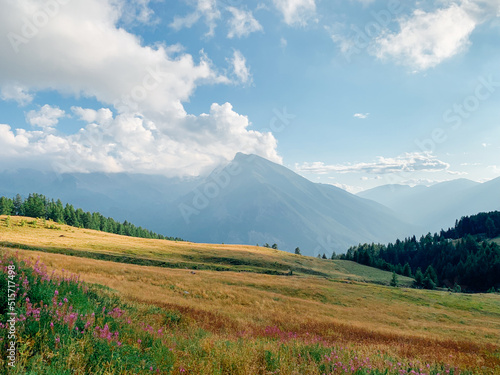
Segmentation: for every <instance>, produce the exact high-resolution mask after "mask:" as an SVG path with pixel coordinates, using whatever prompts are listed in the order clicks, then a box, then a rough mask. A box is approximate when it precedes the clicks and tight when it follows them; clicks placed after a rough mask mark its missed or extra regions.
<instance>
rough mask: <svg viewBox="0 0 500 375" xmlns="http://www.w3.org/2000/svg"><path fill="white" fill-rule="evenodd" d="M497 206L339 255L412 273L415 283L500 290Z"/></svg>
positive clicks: (355, 247) (366, 263)
mask: <svg viewBox="0 0 500 375" xmlns="http://www.w3.org/2000/svg"><path fill="white" fill-rule="evenodd" d="M498 228H500V212H498V211H495V212H489V213H480V214H478V215H474V216H467V217H463V218H462V219H460V221H457V222H456V223H455V227H454V228H450V229H448V230H447V231H444V230H442V231H441V232H440V233H439V234H437V233H436V234H434V235H431V234H430V233H429V234H427V235H426V236H422V237H421V238H420V239H418V240H417V239H416V237H415V236H413V237H411V238H406V239H404V240H403V241H401V240H399V239H398V240H396V242H395V243H389V244H388V245H381V244H374V243H372V244H364V245H358V246H353V247H351V248H349V249H348V251H347V253H346V254H344V255H342V256H341V259H346V260H352V261H355V262H358V263H361V264H365V265H367V266H371V267H376V268H380V269H383V270H387V271H394V272H396V273H397V274H400V275H404V276H409V277H414V278H415V284H416V286H417V287H421V288H426V289H434V288H435V287H448V288H454V289H455V290H457V291H474V292H485V291H495V290H500V246H498V245H497V244H496V243H494V242H492V241H489V239H492V238H494V237H497V236H499V235H500V232H499V231H498Z"/></svg>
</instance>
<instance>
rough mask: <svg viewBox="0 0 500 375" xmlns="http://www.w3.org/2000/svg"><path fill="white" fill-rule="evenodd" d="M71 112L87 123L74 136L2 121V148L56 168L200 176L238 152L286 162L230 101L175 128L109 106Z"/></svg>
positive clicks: (271, 141)
mask: <svg viewBox="0 0 500 375" xmlns="http://www.w3.org/2000/svg"><path fill="white" fill-rule="evenodd" d="M72 111H73V112H74V113H75V115H78V116H80V119H81V120H82V121H85V122H86V123H87V124H86V125H85V127H83V128H82V129H81V130H80V131H79V132H78V133H76V134H72V135H61V134H50V133H48V132H42V131H24V130H17V131H13V130H12V129H11V128H10V126H8V125H0V137H1V140H2V141H1V142H0V145H1V146H2V151H3V152H4V154H7V155H22V160H31V161H36V162H38V163H42V162H43V163H44V164H45V165H47V164H48V165H49V167H51V168H53V169H55V170H56V171H58V172H68V171H79V172H91V171H104V172H141V173H161V174H164V175H168V176H174V175H175V176H179V175H198V174H201V173H205V172H208V171H210V169H212V168H213V167H214V166H215V165H217V164H220V163H221V162H223V161H227V160H230V159H232V158H233V157H234V155H235V153H236V152H238V151H241V152H244V153H255V154H258V155H261V156H263V157H265V158H267V159H269V160H273V161H275V162H278V163H281V162H282V160H281V158H280V157H279V155H278V154H277V152H276V139H275V138H274V137H273V135H272V134H271V133H261V132H258V131H254V130H250V129H248V128H249V127H250V125H251V124H250V122H249V120H248V118H247V117H246V116H242V115H240V114H238V113H236V112H234V111H233V108H232V106H231V104H229V103H225V104H222V105H219V104H212V106H211V108H210V112H209V113H207V114H202V115H200V116H194V115H188V116H185V117H183V118H179V119H177V122H178V124H176V125H177V127H176V130H175V131H174V132H172V131H169V129H168V127H166V126H164V124H159V123H155V122H153V121H150V120H148V119H146V118H144V117H143V116H140V115H137V114H136V115H134V114H119V115H117V116H115V117H113V116H112V113H111V111H110V110H109V109H107V108H103V109H100V110H98V111H95V110H92V109H84V108H80V107H74V108H73V109H72ZM171 125H172V124H171ZM16 133H17V134H16ZM22 160H21V161H22Z"/></svg>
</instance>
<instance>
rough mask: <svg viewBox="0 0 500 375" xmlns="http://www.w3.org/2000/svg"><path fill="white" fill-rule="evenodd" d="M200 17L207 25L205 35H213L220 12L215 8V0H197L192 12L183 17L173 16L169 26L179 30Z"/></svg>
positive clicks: (188, 26) (189, 25)
mask: <svg viewBox="0 0 500 375" xmlns="http://www.w3.org/2000/svg"><path fill="white" fill-rule="evenodd" d="M201 18H203V19H204V20H205V23H206V25H207V26H208V31H207V33H206V34H205V35H206V36H207V37H212V36H214V35H215V28H216V27H217V21H218V20H219V19H220V18H221V13H220V11H219V9H218V8H217V0H197V3H196V8H195V10H194V12H192V13H189V14H188V15H186V16H184V17H179V16H176V17H174V20H173V22H172V23H171V24H170V27H172V28H173V29H174V30H180V29H182V28H185V27H187V28H190V27H192V26H193V25H194V24H195V23H196V22H198V21H199V20H200V19H201Z"/></svg>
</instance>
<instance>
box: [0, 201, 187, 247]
mask: <svg viewBox="0 0 500 375" xmlns="http://www.w3.org/2000/svg"><path fill="white" fill-rule="evenodd" d="M0 215H16V216H28V217H33V218H42V219H46V220H52V221H54V222H56V223H60V224H67V225H71V226H74V227H80V228H86V229H94V230H100V231H103V232H108V233H115V234H121V235H124V236H131V237H141V238H153V239H166V240H172V241H182V239H181V238H177V237H166V236H164V235H161V234H157V233H154V232H152V231H150V230H147V229H144V228H142V227H136V226H135V225H134V224H131V223H129V222H128V221H126V220H125V221H124V222H123V223H120V222H117V221H115V220H114V219H112V218H110V217H107V218H106V217H104V216H103V215H101V214H100V213H98V212H93V213H90V212H84V211H83V210H82V209H81V208H77V209H75V208H74V207H73V206H72V205H71V204H69V203H67V204H66V205H63V203H62V202H61V200H59V199H58V200H57V201H54V200H53V199H52V200H49V199H47V198H46V197H45V196H44V195H42V194H30V195H29V196H28V198H26V199H23V198H22V197H21V196H20V195H19V194H18V195H16V197H15V198H13V199H10V198H7V197H0Z"/></svg>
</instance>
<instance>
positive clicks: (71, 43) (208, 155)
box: [0, 0, 281, 175]
mask: <svg viewBox="0 0 500 375" xmlns="http://www.w3.org/2000/svg"><path fill="white" fill-rule="evenodd" d="M137 2H138V3H143V4H146V1H144V2H141V1H137ZM61 3H62V2H61ZM46 4H47V3H45V2H39V1H35V0H25V1H22V2H14V1H12V2H11V1H7V2H4V3H3V5H2V7H3V9H2V12H1V13H0V34H2V35H6V36H8V37H6V38H0V50H1V51H2V59H0V89H2V91H4V92H7V91H6V90H7V89H6V88H8V87H11V86H12V85H15V86H16V87H19V88H22V89H20V90H21V91H19V92H21V93H24V94H27V93H36V92H37V91H39V90H53V91H56V92H59V93H62V94H64V95H66V96H67V97H68V98H74V99H75V106H73V107H72V108H71V111H72V113H73V115H74V117H73V119H74V121H83V122H84V125H83V127H82V129H81V130H80V131H79V132H77V133H75V134H70V135H65V134H59V133H58V132H57V129H55V126H56V125H57V121H58V119H60V118H61V117H62V116H64V115H65V114H64V111H62V110H61V109H59V108H57V107H55V106H53V105H50V104H49V105H47V106H44V107H42V108H40V109H39V110H36V111H33V112H29V113H28V114H27V116H26V119H27V121H28V122H29V123H31V124H32V125H33V126H36V127H37V128H39V129H34V130H32V131H26V130H22V129H12V128H11V127H10V126H9V125H6V124H4V125H2V126H1V129H0V131H1V137H2V138H1V139H2V141H1V142H2V143H1V144H0V147H2V155H3V156H2V165H8V164H11V165H22V163H29V161H31V162H32V163H33V164H36V163H38V164H40V165H43V166H45V167H48V168H50V167H52V168H55V169H57V170H58V171H86V172H90V171H107V172H115V171H135V172H149V173H163V174H165V175H194V174H198V173H202V172H204V171H208V170H209V169H211V168H213V167H215V165H216V164H218V163H220V162H222V161H227V160H230V159H232V158H233V157H234V155H235V154H236V153H237V152H239V151H241V152H245V153H255V154H258V155H261V156H263V157H266V158H268V159H271V160H273V161H277V162H280V161H281V159H280V158H279V156H278V154H277V153H276V140H275V138H274V137H273V135H272V134H270V133H261V132H257V131H254V130H251V124H250V122H249V121H248V119H247V118H246V117H245V116H242V115H240V114H237V113H236V112H234V111H233V110H232V107H231V105H230V104H228V103H226V104H222V105H219V104H213V105H212V106H211V107H210V112H209V113H208V114H202V115H200V116H194V115H191V114H188V113H187V112H186V111H185V109H184V106H183V102H186V101H188V100H189V99H190V97H191V95H192V94H193V92H194V91H195V89H196V88H197V87H198V86H199V85H202V84H217V83H219V84H220V83H231V82H234V80H230V79H229V78H227V77H225V76H224V75H222V74H220V73H219V72H217V69H216V68H215V67H214V66H213V64H212V62H211V61H210V59H209V58H208V57H207V56H206V55H205V53H203V51H202V52H201V53H200V56H199V57H198V58H195V57H193V56H192V55H190V54H188V53H185V52H184V51H183V48H182V47H181V46H179V45H171V46H167V45H163V44H155V45H143V41H141V40H140V39H139V38H138V37H136V36H134V35H133V34H131V33H129V32H127V31H125V30H124V29H123V28H120V27H119V26H118V25H119V23H120V22H122V21H121V20H122V17H123V12H124V10H123V9H124V8H123V7H122V6H121V5H120V4H121V1H117V0H72V1H71V2H67V3H66V4H65V5H62V4H59V7H58V9H57V10H52V11H49V10H47V9H46V8H45V7H46ZM198 6H199V9H200V12H201V11H203V12H204V13H203V14H205V13H206V12H210V9H212V10H213V9H215V8H214V6H215V2H214V1H201V0H200V1H199V2H198ZM36 12H38V13H36ZM34 14H46V15H47V18H46V19H47V22H44V23H43V24H40V23H39V22H38V24H39V26H35V28H33V27H31V26H30V27H31V30H30V31H31V33H27V29H26V27H27V26H26V25H25V23H26V22H30V23H32V21H30V20H33V15H34ZM214 17H215V16H214ZM231 61H232V67H233V68H234V76H235V77H236V78H237V79H238V81H239V82H243V83H249V82H251V75H250V72H249V70H248V67H247V66H246V61H245V58H244V57H243V55H242V54H241V53H239V52H237V51H236V52H235V53H234V55H233V58H232V60H231ZM5 95H6V94H5ZM11 96H13V95H11ZM80 97H90V98H94V99H96V100H97V101H98V102H100V103H101V104H102V106H103V107H104V108H101V109H92V108H82V107H79V106H78V102H77V100H78V99H79V98H80ZM26 100H27V99H26ZM6 155H8V156H6ZM14 159H15V160H14ZM28 165H29V164H28Z"/></svg>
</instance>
